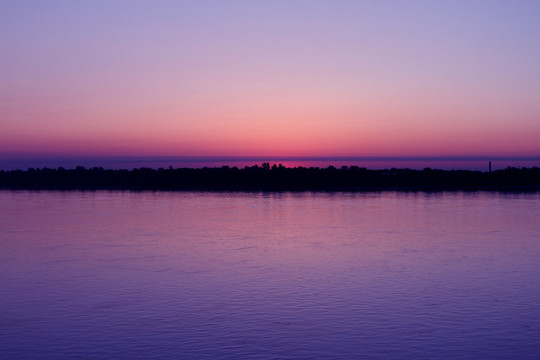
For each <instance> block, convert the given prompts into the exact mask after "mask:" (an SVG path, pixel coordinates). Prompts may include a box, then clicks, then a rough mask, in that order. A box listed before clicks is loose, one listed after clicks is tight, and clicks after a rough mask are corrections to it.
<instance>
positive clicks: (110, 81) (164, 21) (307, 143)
mask: <svg viewBox="0 0 540 360" xmlns="http://www.w3.org/2000/svg"><path fill="white" fill-rule="evenodd" d="M0 44H1V46H0V58H1V59H2V60H1V62H0V156H1V157H3V158H4V159H7V158H23V157H47V156H49V157H54V156H57V157H58V156H185V157H190V156H192V157H193V156H203V157H213V156H219V157H287V156H294V157H393V156H395V157H415V156H418V157H426V156H428V157H490V156H493V157H497V156H499V157H535V158H538V159H540V141H539V139H540V1H536V0H534V1H526V0H522V1H516V0H508V1H497V0H485V1H481V0H466V1H461V0H454V1H431V0H429V1H427V0H426V1H422V0H419V1H387V0H374V1H360V0H358V1H353V0H350V1H344V0H331V1H330V0H328V1H320V0H309V1H307V0H286V1H281V0H269V1H262V0H259V1H258V0H246V1H242V0H229V1H226V0H215V1H211V0H208V1H207V0H193V1H180V0H175V1H172V0H171V1H163V0H156V1H139V0H130V1H119V0H117V1H110V0H92V1H72V0H66V1H57V0H49V1H3V2H0Z"/></svg>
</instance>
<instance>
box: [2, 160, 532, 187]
mask: <svg viewBox="0 0 540 360" xmlns="http://www.w3.org/2000/svg"><path fill="white" fill-rule="evenodd" d="M0 188H3V189H133V190H137V189H140V190H330V191H331V190H352V191H353V190H385V189H391V190H468V189H470V190H533V191H538V190H540V168H537V167H533V168H515V167H508V168H506V169H503V170H496V171H492V172H482V171H471V170H437V169H431V168H425V169H423V170H414V169H396V168H392V169H386V170H368V169H366V168H361V167H357V166H342V167H340V168H336V167H334V166H329V167H327V168H318V167H309V168H307V167H294V168H288V167H284V166H282V165H281V164H279V165H275V164H274V165H272V166H270V164H269V163H263V164H261V165H260V166H259V165H254V166H246V167H244V168H237V167H229V166H223V167H213V168H208V167H204V168H199V169H194V168H173V167H169V168H166V169H164V168H159V169H152V168H139V169H133V170H109V169H104V168H102V167H93V168H88V169H87V168H84V167H82V166H77V167H76V168H75V169H64V168H63V167H59V168H57V169H51V168H42V169H35V168H30V169H28V170H10V171H4V170H2V171H0Z"/></svg>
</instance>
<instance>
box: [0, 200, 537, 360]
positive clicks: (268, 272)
mask: <svg viewBox="0 0 540 360" xmlns="http://www.w3.org/2000/svg"><path fill="white" fill-rule="evenodd" d="M539 235H540V194H501V193H434V194H429V193H395V192H382V193H356V194H354V193H332V194H327V193H270V194H268V193H167V192H159V193H152V192H140V193H133V192H106V191H103V192H9V191H2V192H0V358H1V359H121V358H123V359H177V358H184V359H259V358H260V359H314V358H320V359H341V358H349V359H351V358H365V359H377V358H384V359H402V358H416V359H417V358H421V359H428V358H448V359H479V358H484V359H488V358H489V359H519V358H523V359H532V358H539V357H540V236H539Z"/></svg>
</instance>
